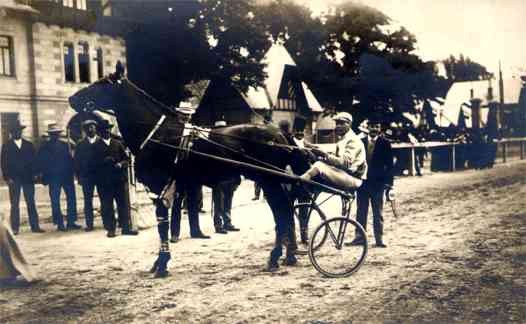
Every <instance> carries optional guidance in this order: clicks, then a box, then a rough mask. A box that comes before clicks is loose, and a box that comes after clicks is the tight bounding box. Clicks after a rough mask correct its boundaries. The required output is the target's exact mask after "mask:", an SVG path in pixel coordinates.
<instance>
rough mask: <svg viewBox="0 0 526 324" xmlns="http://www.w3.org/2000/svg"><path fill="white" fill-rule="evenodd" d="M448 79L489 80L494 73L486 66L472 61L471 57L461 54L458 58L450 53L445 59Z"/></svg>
mask: <svg viewBox="0 0 526 324" xmlns="http://www.w3.org/2000/svg"><path fill="white" fill-rule="evenodd" d="M443 63H444V67H445V69H446V75H447V77H448V79H451V80H453V81H477V80H488V79H491V78H492V77H493V74H492V73H490V72H488V70H487V69H486V67H485V66H483V65H481V64H479V63H477V62H474V61H472V60H471V59H470V58H469V57H464V55H462V54H460V55H459V57H458V58H456V57H455V56H454V55H450V56H449V57H448V58H447V59H445V60H444V61H443Z"/></svg>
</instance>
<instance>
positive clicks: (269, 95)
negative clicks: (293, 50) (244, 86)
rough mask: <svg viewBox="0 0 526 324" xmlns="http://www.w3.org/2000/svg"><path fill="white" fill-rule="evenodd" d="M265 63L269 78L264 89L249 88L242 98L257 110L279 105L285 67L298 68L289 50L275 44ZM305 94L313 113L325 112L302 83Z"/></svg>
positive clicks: (265, 58) (265, 57) (268, 52)
mask: <svg viewBox="0 0 526 324" xmlns="http://www.w3.org/2000/svg"><path fill="white" fill-rule="evenodd" d="M263 62H264V63H266V64H267V66H266V67H265V69H264V72H265V73H266V74H267V78H266V79H265V81H264V87H257V88H255V89H254V88H252V87H251V88H249V90H248V92H247V93H245V94H243V93H241V96H242V97H243V99H244V100H245V101H246V103H247V104H248V105H249V106H250V107H252V108H255V109H272V108H273V107H276V106H277V104H278V94H279V89H280V87H281V82H282V81H283V75H284V72H285V67H286V66H287V65H288V66H296V63H295V62H294V60H293V59H292V57H291V56H290V54H289V52H288V51H287V49H286V48H285V47H284V46H283V45H281V44H273V45H272V46H271V47H270V49H269V50H268V51H267V53H266V54H265V56H264V58H263ZM301 86H302V89H303V92H304V93H305V97H306V99H307V105H308V106H309V108H310V109H311V111H313V112H321V111H323V108H322V106H321V105H320V103H319V102H318V100H317V99H316V97H315V96H314V94H313V93H312V91H311V90H310V89H309V87H308V86H307V85H306V84H305V83H304V82H302V83H301Z"/></svg>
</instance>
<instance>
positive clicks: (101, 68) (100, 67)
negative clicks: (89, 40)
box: [95, 48, 104, 79]
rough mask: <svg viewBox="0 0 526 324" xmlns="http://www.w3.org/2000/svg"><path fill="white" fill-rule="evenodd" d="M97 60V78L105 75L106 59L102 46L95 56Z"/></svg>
mask: <svg viewBox="0 0 526 324" xmlns="http://www.w3.org/2000/svg"><path fill="white" fill-rule="evenodd" d="M95 61H96V62H97V79H102V78H103V77H104V61H103V57H102V48H97V56H96V57H95Z"/></svg>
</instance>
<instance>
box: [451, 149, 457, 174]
mask: <svg viewBox="0 0 526 324" xmlns="http://www.w3.org/2000/svg"><path fill="white" fill-rule="evenodd" d="M455 146H456V145H455V143H453V144H452V145H451V171H455V170H456V168H457V166H456V160H457V158H456V149H455Z"/></svg>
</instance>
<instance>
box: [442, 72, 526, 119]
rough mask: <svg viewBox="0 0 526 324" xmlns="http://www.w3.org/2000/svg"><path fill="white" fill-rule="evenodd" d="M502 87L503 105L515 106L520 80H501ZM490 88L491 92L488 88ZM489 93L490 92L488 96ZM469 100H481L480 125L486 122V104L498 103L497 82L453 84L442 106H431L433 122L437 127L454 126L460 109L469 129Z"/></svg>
mask: <svg viewBox="0 0 526 324" xmlns="http://www.w3.org/2000/svg"><path fill="white" fill-rule="evenodd" d="M503 85H504V87H503V88H504V94H503V95H504V98H503V99H504V104H515V103H518V102H519V96H520V91H521V87H522V85H521V80H520V79H506V80H503ZM490 87H491V89H492V90H491V91H490V90H489V88H490ZM490 92H492V93H491V94H490ZM471 98H478V99H480V100H481V103H480V106H481V112H480V115H481V116H480V118H481V121H482V123H484V124H485V123H486V122H487V120H488V103H489V102H490V101H497V102H500V89H499V83H498V81H497V80H481V81H465V82H455V83H453V85H452V86H451V88H450V89H449V91H448V93H447V96H446V100H445V102H444V105H442V106H437V105H435V106H433V110H435V113H436V117H435V121H436V123H437V125H439V126H444V127H446V126H449V124H451V123H453V124H454V125H456V124H457V122H458V115H459V114H460V109H462V110H463V111H464V115H465V116H466V117H467V118H466V126H467V127H471V118H470V116H471V109H470V108H469V107H470V105H471V103H470V99H471Z"/></svg>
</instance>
